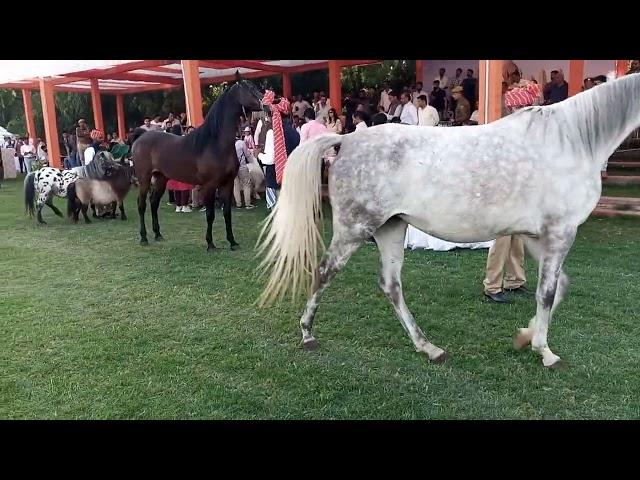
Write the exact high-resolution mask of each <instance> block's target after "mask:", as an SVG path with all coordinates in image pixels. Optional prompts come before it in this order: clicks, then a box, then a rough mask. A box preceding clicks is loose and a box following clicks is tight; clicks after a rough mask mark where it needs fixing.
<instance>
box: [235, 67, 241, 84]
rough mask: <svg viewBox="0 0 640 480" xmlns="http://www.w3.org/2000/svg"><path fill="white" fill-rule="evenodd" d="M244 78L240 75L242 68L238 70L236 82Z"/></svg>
mask: <svg viewBox="0 0 640 480" xmlns="http://www.w3.org/2000/svg"><path fill="white" fill-rule="evenodd" d="M240 80H242V76H241V75H240V70H236V82H239V81H240Z"/></svg>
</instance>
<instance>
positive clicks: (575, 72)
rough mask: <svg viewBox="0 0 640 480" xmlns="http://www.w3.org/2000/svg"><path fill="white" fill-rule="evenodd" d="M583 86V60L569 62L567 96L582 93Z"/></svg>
mask: <svg viewBox="0 0 640 480" xmlns="http://www.w3.org/2000/svg"><path fill="white" fill-rule="evenodd" d="M583 84H584V60H569V96H570V97H571V96H573V95H575V94H576V93H580V92H581V91H582V86H583Z"/></svg>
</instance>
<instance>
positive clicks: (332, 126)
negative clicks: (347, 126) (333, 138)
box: [327, 108, 342, 134]
mask: <svg viewBox="0 0 640 480" xmlns="http://www.w3.org/2000/svg"><path fill="white" fill-rule="evenodd" d="M327 128H328V129H329V130H330V131H332V132H334V133H340V134H341V133H342V122H341V121H340V119H339V118H338V115H337V114H336V109H335V108H330V109H329V113H328V115H327Z"/></svg>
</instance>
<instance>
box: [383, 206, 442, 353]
mask: <svg viewBox="0 0 640 480" xmlns="http://www.w3.org/2000/svg"><path fill="white" fill-rule="evenodd" d="M406 231H407V222H405V221H404V220H402V219H400V218H397V217H394V218H391V219H389V220H388V221H387V223H385V224H384V225H383V226H382V227H380V228H379V229H378V230H377V231H376V233H374V238H375V239H376V243H377V244H378V250H380V264H381V271H380V288H382V291H383V292H384V293H385V295H386V296H387V298H388V299H389V301H390V302H391V305H393V308H394V310H395V312H396V315H397V316H398V319H399V320H400V323H401V324H402V326H403V327H404V329H405V330H406V332H407V333H408V334H409V337H410V338H411V341H412V342H413V345H414V347H415V349H416V351H418V352H422V353H425V354H427V356H428V357H429V359H430V360H433V361H434V362H437V363H442V362H444V361H445V360H446V353H445V351H444V350H443V349H441V348H439V347H436V346H435V345H433V344H432V343H431V342H429V340H427V338H426V337H425V335H424V333H422V330H420V327H419V326H418V325H417V324H416V321H415V319H414V318H413V315H411V312H410V311H409V308H408V307H407V304H406V303H405V301H404V296H403V294H402V280H401V278H400V275H401V271H402V264H403V263H404V239H405V234H406Z"/></svg>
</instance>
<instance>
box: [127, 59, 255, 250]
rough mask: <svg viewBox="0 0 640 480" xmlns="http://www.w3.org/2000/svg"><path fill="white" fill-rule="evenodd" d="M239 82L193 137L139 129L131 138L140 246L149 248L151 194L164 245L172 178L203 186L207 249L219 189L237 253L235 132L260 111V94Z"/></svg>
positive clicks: (210, 243) (229, 236) (229, 235)
mask: <svg viewBox="0 0 640 480" xmlns="http://www.w3.org/2000/svg"><path fill="white" fill-rule="evenodd" d="M236 78H237V82H236V83H235V84H234V85H233V86H231V87H229V88H227V89H226V90H225V91H224V92H223V93H222V95H220V97H219V98H218V99H217V100H216V102H215V103H214V104H213V106H212V107H211V108H210V109H209V112H208V113H207V116H206V117H205V119H204V123H203V124H202V125H201V126H200V127H198V128H196V129H195V130H194V131H193V132H191V133H190V134H189V135H186V136H184V137H179V136H176V135H169V134H167V133H164V132H146V131H144V130H142V131H140V130H141V129H137V130H136V131H135V132H134V136H133V142H134V143H133V148H132V156H133V164H134V166H135V169H136V176H137V178H138V181H139V183H140V193H139V196H138V213H139V214H140V244H141V245H148V244H149V242H148V240H147V229H146V227H145V223H144V214H145V211H146V209H147V192H148V191H149V188H150V186H152V185H153V187H154V188H153V190H152V192H151V198H150V204H151V219H152V222H153V232H154V233H155V239H156V240H162V235H161V234H160V225H159V224H158V206H159V205H160V199H161V197H162V195H163V194H164V191H165V188H166V186H167V180H168V179H169V178H172V179H174V180H178V181H180V182H185V183H189V184H191V185H201V186H202V189H201V194H202V198H203V200H204V204H205V206H206V207H207V234H206V240H207V250H213V249H214V248H216V247H215V245H214V244H213V239H212V236H211V228H212V225H213V220H214V218H215V210H214V208H215V194H216V190H219V194H220V199H221V200H222V204H223V212H224V221H225V225H226V229H227V240H228V241H229V243H230V244H231V249H232V250H233V249H234V248H235V247H237V246H238V244H237V243H236V241H235V239H234V237H233V231H232V229H231V198H232V196H233V180H234V179H235V177H236V175H237V173H238V167H239V165H238V158H237V155H236V150H235V141H236V131H237V128H238V122H239V119H240V113H241V112H242V110H243V109H244V108H246V109H249V110H251V111H259V110H260V109H261V108H262V94H261V93H260V92H259V91H258V89H257V88H256V87H255V86H254V85H253V84H252V83H251V82H248V81H246V80H242V79H241V78H240V76H239V74H238V73H237V72H236Z"/></svg>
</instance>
